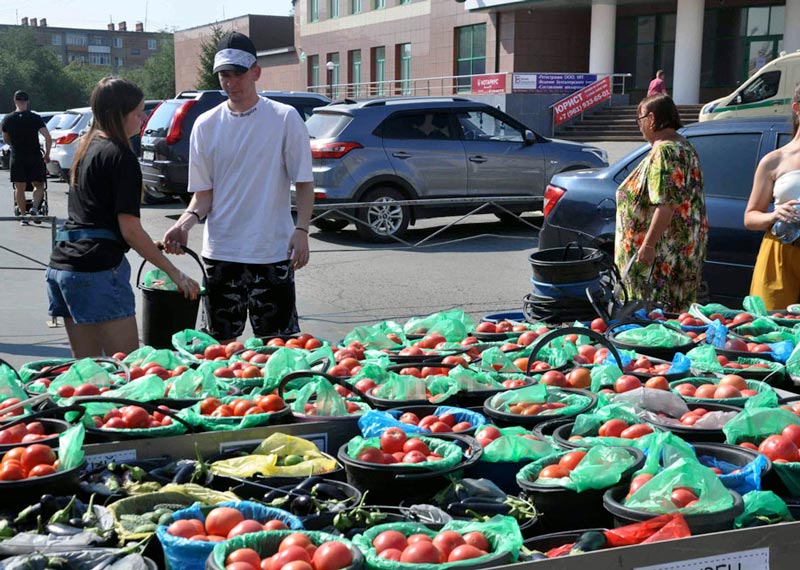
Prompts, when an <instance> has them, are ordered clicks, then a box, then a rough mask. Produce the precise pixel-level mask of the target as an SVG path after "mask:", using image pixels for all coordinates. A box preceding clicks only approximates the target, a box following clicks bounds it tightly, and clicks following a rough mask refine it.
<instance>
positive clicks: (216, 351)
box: [203, 344, 226, 360]
mask: <svg viewBox="0 0 800 570" xmlns="http://www.w3.org/2000/svg"><path fill="white" fill-rule="evenodd" d="M220 356H222V357H226V355H225V347H224V346H221V345H219V344H209V345H208V346H207V347H206V349H205V350H204V351H203V357H204V358H205V359H206V360H214V359H215V358H218V357H220Z"/></svg>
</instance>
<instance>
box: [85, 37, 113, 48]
mask: <svg viewBox="0 0 800 570" xmlns="http://www.w3.org/2000/svg"><path fill="white" fill-rule="evenodd" d="M89 45H93V46H110V45H111V43H110V42H109V41H108V38H107V37H106V36H92V37H91V39H90V40H89Z"/></svg>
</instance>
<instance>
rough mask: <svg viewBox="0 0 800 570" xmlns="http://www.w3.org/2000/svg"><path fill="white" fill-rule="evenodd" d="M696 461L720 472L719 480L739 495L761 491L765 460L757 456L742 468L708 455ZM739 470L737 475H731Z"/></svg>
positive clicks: (761, 456) (699, 457)
mask: <svg viewBox="0 0 800 570" xmlns="http://www.w3.org/2000/svg"><path fill="white" fill-rule="evenodd" d="M697 459H698V461H700V463H702V464H703V465H705V466H706V467H716V468H717V469H719V470H720V471H722V475H719V480H720V481H722V484H723V485H725V486H726V487H727V488H728V489H731V490H733V491H736V492H737V493H739V494H740V495H744V494H745V493H749V492H750V491H760V490H761V474H762V472H763V471H764V468H766V466H767V458H766V457H764V456H763V455H761V454H759V455H758V457H756V458H755V459H754V460H753V461H751V462H750V463H748V464H747V465H745V466H744V467H738V466H737V465H734V464H732V463H727V462H725V461H719V460H718V459H716V458H715V457H711V456H709V455H701V456H698V458H697ZM736 469H739V472H738V473H731V471H735V470H736Z"/></svg>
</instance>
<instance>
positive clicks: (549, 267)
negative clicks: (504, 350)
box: [523, 243, 613, 323]
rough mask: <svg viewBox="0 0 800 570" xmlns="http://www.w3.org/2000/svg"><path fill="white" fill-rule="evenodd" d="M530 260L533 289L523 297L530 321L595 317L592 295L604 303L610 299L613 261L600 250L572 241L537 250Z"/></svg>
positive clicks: (556, 320)
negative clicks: (565, 244) (564, 245)
mask: <svg viewBox="0 0 800 570" xmlns="http://www.w3.org/2000/svg"><path fill="white" fill-rule="evenodd" d="M528 260H529V261H530V263H531V269H532V271H533V277H531V284H532V285H533V291H532V292H531V293H529V294H528V295H526V296H525V297H524V299H523V310H524V312H525V317H526V318H527V319H529V320H530V321H531V322H542V321H543V322H554V323H555V322H559V323H561V322H573V321H576V320H577V321H586V320H592V319H593V318H594V317H596V316H597V313H596V311H595V309H594V307H593V305H592V301H591V300H590V296H591V297H592V298H594V299H595V300H596V302H599V303H601V304H607V303H608V302H609V301H610V300H611V295H612V288H613V280H612V273H611V264H610V260H609V258H608V256H607V255H606V254H605V253H603V252H602V251H600V250H599V249H589V248H583V247H582V246H580V245H578V244H576V243H571V244H569V245H567V246H566V247H555V248H551V249H541V250H538V251H534V252H533V253H531V254H530V255H529V256H528ZM587 293H588V294H587Z"/></svg>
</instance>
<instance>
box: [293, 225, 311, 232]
mask: <svg viewBox="0 0 800 570" xmlns="http://www.w3.org/2000/svg"><path fill="white" fill-rule="evenodd" d="M294 229H296V230H300V231H301V232H306V233H308V230H307V229H305V228H301V227H300V226H296V227H295V228H294Z"/></svg>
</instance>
